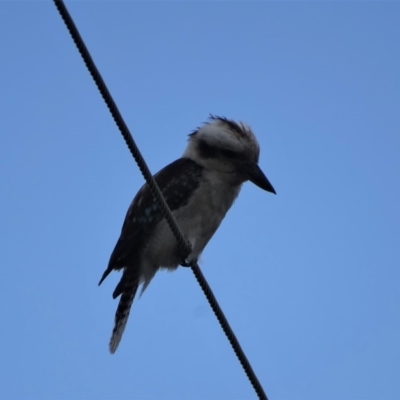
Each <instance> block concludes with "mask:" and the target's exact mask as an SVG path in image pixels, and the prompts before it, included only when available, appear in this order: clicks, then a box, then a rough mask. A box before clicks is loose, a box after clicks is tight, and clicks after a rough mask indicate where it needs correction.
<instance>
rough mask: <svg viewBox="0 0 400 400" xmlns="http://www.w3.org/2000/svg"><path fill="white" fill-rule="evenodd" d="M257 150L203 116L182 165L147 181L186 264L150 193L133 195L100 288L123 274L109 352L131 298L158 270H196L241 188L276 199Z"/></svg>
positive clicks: (242, 135)
mask: <svg viewBox="0 0 400 400" xmlns="http://www.w3.org/2000/svg"><path fill="white" fill-rule="evenodd" d="M259 155H260V146H259V144H258V141H257V139H256V137H255V135H254V133H253V131H252V129H251V128H250V126H249V125H247V124H245V123H244V122H236V121H234V120H231V119H228V118H225V117H219V116H214V115H210V116H209V119H208V120H207V121H206V122H205V123H204V124H202V125H201V126H200V127H198V128H197V129H195V130H194V131H193V132H192V133H190V134H189V139H188V144H187V147H186V149H185V151H184V153H183V155H182V157H181V158H178V159H177V160H176V161H174V162H172V163H171V164H169V165H167V166H166V167H164V168H163V169H161V170H160V171H159V172H158V173H157V174H155V175H154V179H155V181H156V182H157V184H158V186H159V188H160V190H161V192H162V194H163V196H164V198H165V200H166V202H167V204H168V206H169V208H170V210H171V212H172V215H173V217H174V218H175V220H176V222H177V224H178V226H179V227H180V229H181V231H182V233H183V234H184V236H185V237H186V239H187V240H188V241H189V243H190V245H191V248H192V251H191V253H190V255H189V256H188V257H187V259H186V260H183V259H182V251H181V250H180V249H179V247H178V243H177V241H176V239H175V237H174V236H173V234H172V231H171V230H170V228H169V226H168V224H167V222H166V220H165V218H164V216H163V213H162V211H161V209H160V206H159V205H158V203H157V201H156V200H155V199H154V197H153V195H152V193H151V191H150V189H149V186H148V185H147V184H144V185H143V186H142V188H141V189H140V190H139V191H138V193H137V194H136V196H135V197H134V199H133V201H132V202H131V204H130V206H129V209H128V211H127V213H126V217H125V220H124V223H123V225H122V229H121V234H120V237H119V239H118V241H117V243H116V245H115V248H114V250H113V252H112V254H111V256H110V260H109V263H108V266H107V269H106V270H105V271H104V273H103V275H102V277H101V279H100V282H99V285H101V283H102V282H103V281H104V279H105V278H106V277H107V276H108V275H109V274H110V273H111V272H112V271H113V270H116V271H121V270H122V271H123V272H122V277H121V279H120V281H119V283H118V284H117V286H116V288H115V290H114V292H113V298H114V299H116V298H118V297H120V300H119V303H118V306H117V311H116V313H115V321H114V328H113V331H112V335H111V339H110V342H109V351H110V353H115V351H116V350H117V348H118V345H119V343H120V341H121V338H122V334H123V332H124V330H125V327H126V324H127V321H128V317H129V313H130V309H131V306H132V303H133V300H134V298H135V295H136V292H137V290H138V288H139V286H140V285H141V294H140V295H142V294H143V292H144V290H145V289H146V288H147V286H148V285H149V283H150V281H151V280H152V278H153V277H154V275H155V273H156V272H157V271H159V270H160V269H167V270H175V269H177V268H178V267H179V265H193V263H197V261H198V259H199V257H200V255H201V253H202V252H203V250H204V248H205V246H206V245H207V243H208V242H209V240H210V239H211V237H212V236H213V235H214V233H215V232H216V230H217V229H218V227H219V226H220V224H221V222H222V220H223V219H224V217H225V215H226V213H227V212H228V210H229V209H230V208H231V206H232V204H233V202H234V200H235V199H236V198H237V196H238V195H239V192H240V190H241V187H242V184H243V183H244V182H246V181H250V182H252V183H254V184H255V185H257V186H258V187H259V188H261V189H263V190H265V191H268V192H271V193H273V194H276V192H275V189H274V188H273V186H272V184H271V183H270V181H269V180H268V178H267V177H266V176H265V174H264V173H263V171H262V170H261V168H260V167H259V165H258V161H259Z"/></svg>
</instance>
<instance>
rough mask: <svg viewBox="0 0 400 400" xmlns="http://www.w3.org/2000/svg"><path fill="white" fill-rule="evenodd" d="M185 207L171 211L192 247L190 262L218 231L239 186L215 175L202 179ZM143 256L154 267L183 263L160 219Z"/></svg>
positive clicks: (166, 228) (174, 265) (168, 231)
mask: <svg viewBox="0 0 400 400" xmlns="http://www.w3.org/2000/svg"><path fill="white" fill-rule="evenodd" d="M204 178H205V179H204V180H203V182H202V183H201V184H200V185H199V187H198V188H197V189H196V190H195V191H194V192H193V194H192V196H191V198H190V199H189V201H188V202H187V204H186V205H185V206H184V207H182V208H178V209H176V210H174V211H173V215H174V217H175V219H176V221H177V223H178V225H179V227H180V229H181V230H182V232H183V234H184V235H185V237H186V238H187V239H188V240H189V241H190V243H191V244H192V248H193V250H192V253H191V255H190V258H189V261H191V260H197V258H198V257H199V256H200V254H201V252H202V251H203V249H204V247H205V246H206V244H207V243H208V241H209V240H210V239H211V237H212V236H213V235H214V233H215V231H216V230H217V229H218V227H219V225H220V224H221V222H222V220H223V219H224V217H225V215H226V213H227V211H228V210H229V208H230V207H231V206H232V204H233V201H234V200H235V198H236V197H237V196H238V194H239V192H240V188H241V185H231V184H229V183H227V182H226V181H224V180H223V179H218V176H213V175H212V174H211V176H207V175H206V176H205V177H204ZM152 236H153V237H152V238H151V240H150V242H149V246H148V247H147V249H146V251H145V257H146V258H147V260H148V261H150V263H151V264H153V265H154V267H155V268H158V267H167V268H172V269H173V268H176V267H177V266H178V265H179V263H180V262H181V261H182V260H181V259H180V257H179V251H178V249H177V242H176V239H175V237H174V236H173V234H172V232H171V230H170V228H169V226H168V224H167V223H166V221H165V219H163V220H162V221H161V222H160V223H159V224H158V226H157V227H156V229H155V230H154V234H153V235H152Z"/></svg>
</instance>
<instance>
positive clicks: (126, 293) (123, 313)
mask: <svg viewBox="0 0 400 400" xmlns="http://www.w3.org/2000/svg"><path fill="white" fill-rule="evenodd" d="M121 286H123V289H122V291H121V292H122V293H121V298H120V299H119V303H118V307H117V311H116V313H115V323H114V329H113V331H112V334H111V339H110V344H109V348H110V353H112V354H113V353H115V351H116V350H117V348H118V345H119V342H120V341H121V338H122V334H123V333H124V330H125V327H126V323H127V321H128V317H129V313H130V311H131V306H132V303H133V299H134V298H135V294H136V291H137V289H138V286H139V282H138V279H132V280H130V279H127V276H123V277H122V279H121V282H120V283H119V284H118V286H117V288H116V291H117V289H118V288H119V289H121ZM114 294H115V292H114ZM115 297H116V296H115ZM115 297H114V298H115Z"/></svg>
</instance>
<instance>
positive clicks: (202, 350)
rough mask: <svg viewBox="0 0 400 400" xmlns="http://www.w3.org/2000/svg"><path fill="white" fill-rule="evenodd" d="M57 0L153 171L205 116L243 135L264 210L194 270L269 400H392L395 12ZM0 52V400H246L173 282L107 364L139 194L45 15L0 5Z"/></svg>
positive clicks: (243, 198)
mask: <svg viewBox="0 0 400 400" xmlns="http://www.w3.org/2000/svg"><path fill="white" fill-rule="evenodd" d="M66 4H67V6H68V8H69V10H70V12H71V14H72V16H73V17H74V19H75V22H76V24H77V26H78V27H79V29H80V32H81V34H82V36H83V38H84V40H85V41H86V44H87V46H88V47H89V49H90V51H91V53H92V56H93V58H94V60H95V62H96V63H97V65H98V68H99V70H100V71H101V73H102V74H103V77H104V79H105V80H106V82H107V84H108V86H109V89H110V91H111V92H112V94H113V96H114V98H115V100H116V102H117V104H118V105H119V107H120V110H121V112H122V113H123V115H124V118H125V120H126V122H127V124H128V125H129V127H130V129H131V131H132V133H133V135H134V137H135V139H136V141H137V143H138V145H139V146H140V148H141V150H142V152H143V154H144V156H145V157H146V159H147V161H148V164H149V167H150V169H151V170H152V171H153V172H156V171H158V170H159V169H160V168H162V167H163V166H164V165H166V164H167V163H169V162H171V161H173V160H175V159H176V158H178V157H180V155H181V154H182V152H183V150H184V148H185V146H186V140H187V136H186V135H187V134H188V133H190V132H191V131H192V130H193V129H194V128H196V127H197V126H199V124H201V123H202V122H204V121H205V120H206V119H207V117H208V114H209V113H213V114H216V115H222V116H226V117H229V118H233V119H239V120H243V121H245V122H247V123H249V124H250V125H251V126H252V128H253V130H254V132H255V133H256V135H257V137H258V139H259V142H260V145H261V157H260V165H261V167H262V169H263V170H264V171H265V173H266V175H267V176H268V178H269V179H270V181H271V182H272V184H273V185H274V187H275V189H276V190H277V193H278V194H277V196H273V195H271V194H269V193H267V192H264V191H262V190H260V189H258V188H257V187H255V186H254V185H252V184H250V183H246V184H245V185H244V187H243V190H242V193H241V195H240V196H239V199H238V200H237V201H236V203H235V204H234V206H233V208H232V209H231V211H230V212H229V213H228V216H227V218H226V219H225V220H224V222H223V224H222V225H221V227H220V229H219V231H218V232H217V234H216V235H215V236H214V238H213V239H212V241H211V242H210V243H209V245H208V246H207V248H206V250H205V252H204V254H203V257H202V259H201V267H202V270H203V272H204V274H205V276H206V277H207V279H208V281H209V283H210V285H211V287H212V288H213V290H214V291H215V294H216V296H217V298H218V299H219V301H220V303H221V306H222V307H223V309H224V311H225V313H226V315H227V317H228V319H229V321H230V323H231V325H232V327H233V329H234V330H235V332H236V334H237V336H238V338H239V340H240V342H241V344H242V346H243V348H244V350H245V352H246V354H247V356H248V358H249V360H250V361H251V363H252V365H253V367H254V369H255V371H256V373H257V375H258V377H259V379H260V381H261V382H262V384H263V386H264V388H265V390H266V392H267V394H268V395H269V397H270V399H271V400H284V399H285V400H302V399H305V400H310V399H311V400H314V399H315V400H335V399H341V400H358V399H360V400H361V399H382V400H395V399H399V398H400V385H399V376H400V272H399V269H400V211H399V209H400V189H399V184H400V177H399V175H400V45H399V43H400V23H399V21H400V3H399V2H358V1H357V2H356V1H353V2H244V1H243V2H225V1H221V2H201V1H199V2H189V1H187V2H163V3H161V2H134V1H123V2H122V1H121V2H111V1H101V2H97V1H87V2H77V1H69V2H67V3H66ZM0 48H1V62H0V72H1V73H0V87H1V90H0V99H1V118H0V186H1V190H2V195H1V196H0V235H1V241H0V243H1V255H2V268H1V270H0V282H1V285H2V288H1V291H0V292H1V295H0V296H1V300H0V313H1V314H0V315H1V319H2V326H3V328H2V334H1V340H0V352H1V361H0V376H1V385H0V398H1V399H10V400H13V399H41V400H47V399H60V400H61V399H65V400H67V399H68V400H70V399H127V400H128V399H171V400H172V399H192V400H201V399H216V400H222V399H251V398H254V397H255V396H254V392H253V390H252V388H251V387H250V385H249V383H248V381H247V379H246V377H245V376H244V374H243V371H242V369H241V367H240V366H239V364H238V362H237V360H236V358H235V356H234V354H233V353H232V351H231V348H230V346H229V344H228V342H227V340H226V338H225V336H224V335H223V333H222V331H221V329H220V327H219V325H218V323H217V321H216V319H215V317H214V315H213V314H212V312H211V310H210V308H209V306H208V304H207V302H206V300H205V298H204V296H203V294H202V292H201V291H200V288H199V287H198V285H197V283H196V281H195V279H194V276H193V274H192V273H191V271H190V270H189V269H184V268H180V269H178V270H177V271H176V272H174V273H166V272H162V273H159V274H158V275H157V276H156V278H155V279H154V280H153V281H152V283H151V285H150V286H149V288H148V289H147V291H146V293H145V294H144V295H143V297H142V298H141V299H140V300H138V301H135V303H134V305H133V308H132V313H131V316H130V320H129V323H128V327H127V330H126V331H125V335H124V337H123V340H122V343H121V346H120V347H119V349H118V351H117V353H116V354H115V355H113V356H111V355H110V354H109V353H108V347H107V346H108V340H109V337H110V333H111V329H112V325H113V318H114V312H115V309H116V306H117V302H116V301H114V300H113V299H112V297H111V294H112V291H113V289H114V286H115V284H116V283H117V281H118V279H119V275H118V274H117V273H113V274H112V275H111V277H110V278H108V279H107V280H106V281H105V282H104V284H103V285H102V286H101V287H100V288H99V287H98V286H97V282H98V280H99V278H100V276H101V274H102V273H103V271H104V269H105V267H106V265H107V263H108V258H109V256H110V253H111V251H112V249H113V247H114V245H115V242H116V240H117V238H118V235H119V232H120V228H121V225H122V221H123V218H124V216H125V212H126V210H127V208H128V206H129V204H130V202H131V200H132V198H133V196H134V195H135V193H136V191H137V190H138V189H139V188H140V187H141V185H142V183H143V179H142V177H141V175H140V173H139V171H138V169H137V167H136V165H135V163H134V161H133V159H132V158H131V156H130V154H129V152H128V151H127V149H126V147H125V144H124V142H123V140H122V139H121V137H120V135H119V132H118V130H117V128H116V126H115V124H114V122H113V121H112V119H111V117H110V115H109V113H108V110H107V109H106V106H105V105H104V103H103V101H102V99H101V98H100V96H99V93H98V92H97V89H96V87H95V85H94V83H93V81H92V79H91V78H90V76H89V74H88V72H87V70H86V68H85V67H84V65H83V62H82V60H81V58H80V56H79V55H78V53H77V50H76V48H75V46H74V45H73V43H72V41H71V39H70V37H69V34H68V33H67V31H66V28H65V26H64V24H63V22H62V21H61V19H60V17H59V15H58V13H57V11H56V9H55V7H54V5H53V3H52V2H50V1H40V2H38V1H20V2H15V1H14V2H11V1H3V2H1V3H0Z"/></svg>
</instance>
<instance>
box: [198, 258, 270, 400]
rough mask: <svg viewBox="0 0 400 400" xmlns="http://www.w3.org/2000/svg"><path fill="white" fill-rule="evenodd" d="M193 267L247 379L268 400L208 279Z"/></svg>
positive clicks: (259, 394) (258, 393) (262, 397)
mask: <svg viewBox="0 0 400 400" xmlns="http://www.w3.org/2000/svg"><path fill="white" fill-rule="evenodd" d="M191 267H192V271H193V273H194V276H195V277H196V279H197V282H198V283H199V285H200V287H201V289H202V290H203V292H204V294H205V296H206V298H207V300H208V302H209V303H210V306H211V308H212V310H213V311H214V314H215V316H216V317H217V319H218V322H219V324H220V325H221V328H222V330H223V331H224V333H225V335H226V337H227V338H228V340H229V343H230V344H231V346H232V348H233V351H234V352H235V354H236V357H237V358H238V360H239V362H240V364H241V365H242V367H243V369H244V372H245V373H246V375H247V378H248V379H249V381H250V383H251V385H252V386H253V388H254V390H255V392H256V393H257V396H258V398H259V399H260V400H268V398H267V395H266V394H265V392H264V389H263V387H262V386H261V383H260V381H259V380H258V378H257V375H256V374H255V372H254V371H253V368H252V366H251V364H250V362H249V360H248V359H247V357H246V354H244V351H243V349H242V346H240V343H239V341H238V340H237V338H236V335H235V334H234V332H233V330H232V328H231V326H230V325H229V322H228V320H227V319H226V317H225V314H224V312H223V311H222V309H221V307H220V305H219V304H218V301H217V299H216V298H215V296H214V293H213V292H212V290H211V288H210V286H209V284H208V283H207V281H206V278H205V277H204V275H203V273H202V272H201V269H200V267H199V266H198V264H197V263H196V264H194V265H192V266H191Z"/></svg>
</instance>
